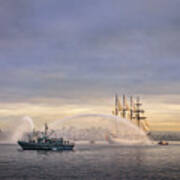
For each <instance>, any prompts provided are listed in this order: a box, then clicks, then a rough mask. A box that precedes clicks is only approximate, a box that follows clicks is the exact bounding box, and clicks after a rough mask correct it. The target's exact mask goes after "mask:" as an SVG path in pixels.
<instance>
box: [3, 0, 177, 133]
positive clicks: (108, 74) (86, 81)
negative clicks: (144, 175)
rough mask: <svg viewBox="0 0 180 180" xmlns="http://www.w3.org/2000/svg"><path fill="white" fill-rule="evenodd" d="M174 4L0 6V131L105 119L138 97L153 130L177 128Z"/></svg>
mask: <svg viewBox="0 0 180 180" xmlns="http://www.w3.org/2000/svg"><path fill="white" fill-rule="evenodd" d="M179 6H180V1H179V0H173V1H170V0H158V1H157V0H151V1H144V0H134V1H130V0H126V1H123V0H112V1H109V0H76V1H75V0H68V1H67V0H38V1H37V0H27V1H24V0H16V1H14V0H0V27H1V28H0V126H2V128H3V127H4V126H5V125H4V124H6V123H7V122H8V123H9V122H10V123H14V124H16V120H17V119H19V118H22V117H23V116H27V115H28V116H30V117H32V118H33V120H34V121H35V123H36V125H37V126H38V125H40V124H41V123H42V122H44V121H48V122H49V121H53V120H55V119H61V118H64V117H67V116H72V115H77V114H82V113H104V114H111V112H112V109H113V103H114V99H113V98H114V94H115V93H118V94H119V96H120V95H122V94H127V95H128V96H130V95H133V96H134V97H135V96H140V97H141V98H142V101H143V105H144V108H145V110H146V115H147V117H148V121H149V123H150V125H151V128H152V130H162V131H179V130H180V71H179V69H180V59H179V57H180V11H179Z"/></svg>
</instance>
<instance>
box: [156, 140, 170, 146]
mask: <svg viewBox="0 0 180 180" xmlns="http://www.w3.org/2000/svg"><path fill="white" fill-rule="evenodd" d="M158 144H159V145H166V146H167V145H168V142H166V141H159V142H158Z"/></svg>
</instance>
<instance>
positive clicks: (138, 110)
mask: <svg viewBox="0 0 180 180" xmlns="http://www.w3.org/2000/svg"><path fill="white" fill-rule="evenodd" d="M141 105H142V104H141V103H140V98H139V97H137V99H136V104H135V106H136V109H135V110H134V113H135V119H136V120H137V124H138V126H139V127H140V121H141V120H144V119H146V117H143V116H141V114H143V113H144V110H142V109H141V108H140V107H141Z"/></svg>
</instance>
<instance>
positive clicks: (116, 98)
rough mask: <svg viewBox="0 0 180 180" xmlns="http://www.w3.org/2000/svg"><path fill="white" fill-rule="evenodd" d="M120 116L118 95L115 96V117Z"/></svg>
mask: <svg viewBox="0 0 180 180" xmlns="http://www.w3.org/2000/svg"><path fill="white" fill-rule="evenodd" d="M118 114H119V110H118V95H117V94H115V112H114V115H115V116H118Z"/></svg>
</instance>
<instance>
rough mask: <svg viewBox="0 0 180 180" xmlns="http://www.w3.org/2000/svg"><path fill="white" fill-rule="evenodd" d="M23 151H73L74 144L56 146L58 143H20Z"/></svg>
mask: <svg viewBox="0 0 180 180" xmlns="http://www.w3.org/2000/svg"><path fill="white" fill-rule="evenodd" d="M18 144H19V145H20V146H21V148H22V149H23V150H59V151H60V150H73V148H74V144H56V143H54V144H53V143H52V144H49V143H33V142H32V143H31V142H25V141H18Z"/></svg>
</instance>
